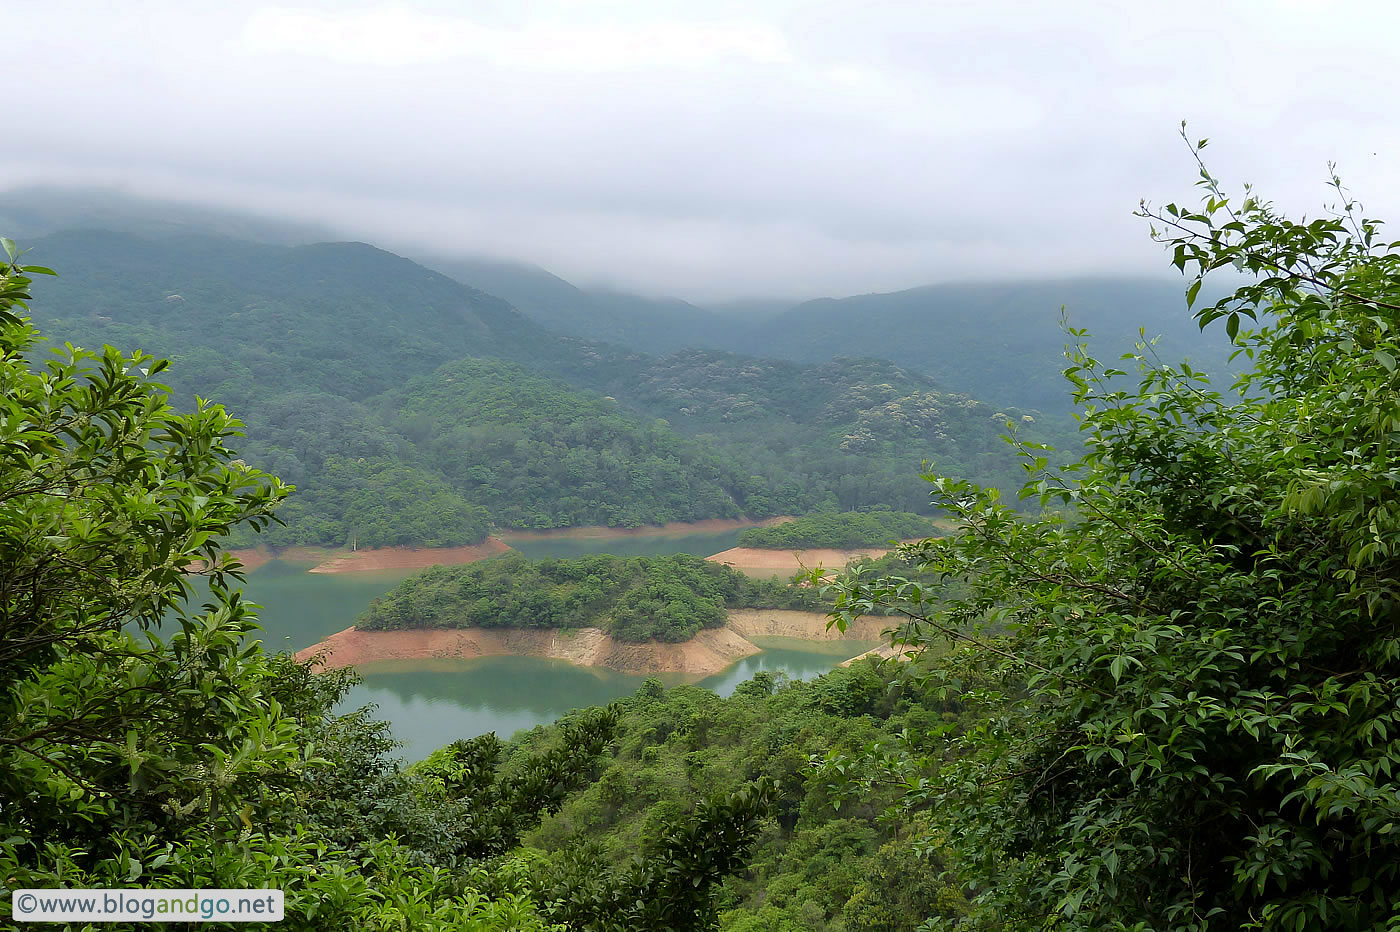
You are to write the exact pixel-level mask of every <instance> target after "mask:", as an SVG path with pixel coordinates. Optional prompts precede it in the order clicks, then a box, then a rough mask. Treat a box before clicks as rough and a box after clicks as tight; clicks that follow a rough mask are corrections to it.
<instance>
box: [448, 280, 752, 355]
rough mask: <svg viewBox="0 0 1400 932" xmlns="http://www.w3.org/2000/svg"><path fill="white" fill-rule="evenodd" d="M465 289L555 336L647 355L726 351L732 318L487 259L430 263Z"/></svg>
mask: <svg viewBox="0 0 1400 932" xmlns="http://www.w3.org/2000/svg"><path fill="white" fill-rule="evenodd" d="M421 261H422V262H423V264H424V265H425V266H427V267H428V268H431V269H436V270H437V271H439V272H442V273H443V274H445V275H448V276H450V277H452V278H454V279H456V280H457V281H459V282H462V283H463V284H465V285H470V286H471V287H473V288H479V289H481V290H482V291H486V292H489V293H491V294H494V295H499V296H500V297H502V298H504V299H506V300H507V301H509V302H510V303H511V304H513V305H515V306H516V307H518V308H519V309H520V310H522V311H523V312H525V313H526V314H527V315H529V316H530V317H532V318H534V319H535V320H537V321H539V322H540V323H541V324H544V325H545V326H546V327H548V328H550V329H551V330H556V331H558V332H559V333H566V334H569V335H571V336H577V337H583V338H584V339H588V340H598V341H600V342H604V343H614V344H617V345H619V346H626V347H630V348H631V349H636V350H641V351H643V352H647V353H669V352H673V351H675V350H679V349H689V348H691V347H697V346H711V347H718V346H726V345H727V340H726V334H725V331H726V330H728V329H730V328H732V327H733V326H734V325H735V321H734V320H733V319H731V318H727V317H724V316H722V315H719V314H716V313H714V312H713V311H708V310H705V309H704V308H700V307H697V306H695V305H694V304H690V303H689V302H686V301H682V300H680V299H679V298H647V297H642V296H641V295H635V294H628V293H626V292H621V291H608V290H604V289H598V290H585V289H582V288H578V287H576V286H574V285H571V284H570V283H569V282H566V281H565V280H564V279H562V278H559V277H558V276H557V275H554V274H552V273H550V272H547V271H545V270H544V269H542V268H539V267H538V266H533V265H528V264H525V263H518V262H506V261H501V260H496V259H484V258H461V257H457V258H425V259H423V260H421Z"/></svg>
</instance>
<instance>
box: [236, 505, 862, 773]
mask: <svg viewBox="0 0 1400 932" xmlns="http://www.w3.org/2000/svg"><path fill="white" fill-rule="evenodd" d="M738 535H739V530H738V529H735V530H726V531H719V532H711V531H706V532H702V533H683V532H682V533H675V532H663V533H656V534H632V535H628V536H625V537H588V536H582V535H579V534H576V533H566V534H560V535H558V536H552V535H534V536H532V537H531V538H529V539H510V538H507V540H508V541H509V542H510V544H511V546H512V547H514V548H516V549H518V550H520V551H522V552H523V553H525V555H526V556H529V557H531V558H535V559H540V558H545V557H578V556H583V555H586V554H590V553H611V554H614V555H617V556H658V555H663V554H669V553H698V554H702V555H707V554H711V553H717V552H719V551H721V550H726V549H728V548H730V547H733V546H734V545H735V543H736V541H737V538H738ZM309 567H310V564H307V563H292V562H288V561H285V560H273V561H272V562H270V563H267V564H265V565H264V566H261V567H259V568H258V569H256V570H253V571H252V572H250V573H248V581H247V583H246V584H245V585H244V586H243V592H244V597H245V598H246V599H247V600H249V601H252V602H255V603H257V604H258V605H260V606H261V608H260V609H259V611H258V617H259V619H260V622H261V624H262V626H263V634H262V640H263V642H264V645H265V646H266V647H267V648H268V649H269V650H285V651H289V652H295V651H297V650H300V649H301V648H303V647H308V646H310V645H312V644H315V643H317V642H318V641H320V640H322V639H324V638H326V637H328V636H329V635H331V634H334V633H335V632H337V631H340V630H342V629H344V628H346V627H348V626H350V625H352V624H354V622H355V619H356V618H357V617H358V616H359V615H360V613H361V612H363V611H364V610H365V608H366V607H368V605H369V603H370V601H371V600H372V599H374V598H375V597H376V596H379V595H382V594H383V593H384V592H386V591H388V590H389V589H392V588H393V587H394V586H395V585H397V584H398V582H399V581H400V580H402V579H404V578H406V577H407V576H409V575H412V573H413V572H415V571H414V570H377V571H368V572H355V573H338V574H327V573H308V572H307V569H309ZM755 643H756V644H757V645H758V646H759V647H762V648H763V652H762V653H760V654H755V655H753V656H751V657H745V658H743V659H741V660H739V661H738V662H736V663H735V664H734V665H733V666H731V667H730V668H728V669H726V670H724V671H722V672H720V673H717V674H715V675H714V676H711V677H708V678H706V679H704V680H700V681H699V685H702V686H706V687H709V688H711V689H714V690H715V691H716V692H718V693H719V694H721V695H728V694H729V693H731V692H733V690H734V688H735V687H736V686H738V685H739V684H740V683H742V682H744V681H746V680H748V679H750V678H751V677H752V676H753V675H754V674H755V673H757V672H758V671H760V670H767V671H770V672H773V673H783V674H785V675H787V676H789V677H792V678H793V679H809V678H811V677H813V676H818V675H820V674H822V673H825V672H827V671H828V670H830V669H832V668H833V667H834V666H836V665H837V664H839V663H840V662H841V661H843V660H846V659H847V658H849V657H852V656H855V655H856V654H858V653H860V652H861V651H862V650H865V649H866V648H867V647H870V646H873V644H872V643H867V642H857V641H836V642H832V641H803V640H795V639H791V638H765V639H762V640H761V641H758V640H756V641H755ZM359 672H360V676H361V680H362V682H361V683H359V684H358V685H356V686H355V687H354V688H353V689H352V690H351V691H350V694H349V695H348V696H347V697H346V706H347V708H352V709H353V708H359V707H360V706H363V705H367V704H370V705H374V706H375V707H376V710H375V712H376V717H377V718H380V719H383V720H385V721H387V722H389V723H390V725H391V727H392V730H393V735H394V737H395V738H396V739H397V740H399V741H401V742H403V743H404V747H403V748H402V749H401V753H402V755H403V757H404V759H405V760H409V761H413V760H419V759H421V758H423V757H424V756H426V755H427V754H428V753H429V752H431V751H433V750H434V749H436V748H438V747H441V746H442V745H444V744H448V743H450V742H452V741H455V740H457V739H459V738H471V737H475V736H477V735H481V734H485V733H486V732H490V731H494V732H496V733H497V734H498V735H500V736H501V737H502V738H503V739H505V738H509V737H510V736H511V735H512V734H514V733H515V732H516V731H517V730H520V729H528V728H533V727H535V726H537V725H541V724H545V723H547V722H552V721H554V720H555V719H557V718H559V717H560V716H561V715H563V714H565V713H567V712H569V711H570V710H572V709H576V708H581V707H584V706H591V705H601V704H604V703H607V702H609V701H611V700H613V699H616V698H619V697H622V696H627V695H631V694H632V693H633V692H635V691H636V690H637V688H638V687H639V686H640V685H641V684H642V682H643V680H644V679H645V677H642V676H636V675H629V674H624V673H618V672H616V671H613V670H609V669H606V668H598V667H581V666H576V665H573V664H569V663H565V662H563V661H559V660H550V659H546V658H541V657H509V656H507V657H481V658H477V659H473V660H416V661H398V662H394V661H386V662H384V663H378V664H372V665H370V666H368V667H365V668H361V669H360V671H359ZM660 679H661V680H662V681H663V682H666V683H667V685H674V684H678V683H681V682H686V681H687V680H686V678H685V677H684V676H681V675H668V676H662V677H660ZM690 681H691V682H694V678H691V679H690Z"/></svg>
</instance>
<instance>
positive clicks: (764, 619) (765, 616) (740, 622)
mask: <svg viewBox="0 0 1400 932" xmlns="http://www.w3.org/2000/svg"><path fill="white" fill-rule="evenodd" d="M827 621H828V617H827V615H826V614H825V613H824V612H796V611H790V610H787V609H776V608H736V609H731V610H730V612H729V624H728V625H727V627H728V629H729V630H731V631H733V632H735V633H736V634H741V635H743V636H744V637H746V638H800V639H801V640H804V641H880V640H883V639H884V638H883V634H884V631H885V629H886V628H889V627H891V626H893V624H894V621H893V619H888V618H875V617H870V618H857V619H856V621H855V624H853V625H851V626H850V627H848V628H847V629H846V633H845V634H841V633H840V632H839V631H837V630H836V629H835V628H827V626H826V623H827Z"/></svg>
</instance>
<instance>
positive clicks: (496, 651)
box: [296, 627, 759, 676]
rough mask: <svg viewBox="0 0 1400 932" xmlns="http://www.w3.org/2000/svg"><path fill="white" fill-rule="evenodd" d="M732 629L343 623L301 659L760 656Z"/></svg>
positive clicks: (688, 669)
mask: <svg viewBox="0 0 1400 932" xmlns="http://www.w3.org/2000/svg"><path fill="white" fill-rule="evenodd" d="M758 651H759V648H757V647H755V646H754V645H753V644H752V643H750V642H749V641H748V640H746V639H745V638H743V637H741V636H739V635H738V634H735V633H734V632H733V631H730V630H729V629H728V628H709V629H706V630H704V631H701V632H700V633H699V634H697V635H696V636H695V637H693V638H691V639H690V640H689V641H685V642H683V643H680V644H667V643H663V642H660V641H648V642H645V643H641V644H630V643H626V642H623V641H616V640H614V639H613V638H611V637H609V636H608V635H607V634H604V633H603V631H602V630H601V629H599V628H579V629H576V630H572V631H560V630H559V629H557V628H452V629H445V628H412V629H408V630H404V631H360V630H358V629H356V628H353V627H351V628H346V629H345V630H344V631H341V632H339V633H337V634H333V635H331V636H330V637H328V638H326V639H325V640H324V641H322V642H321V643H319V644H317V645H315V646H313V647H308V648H306V649H305V650H302V651H298V652H297V655H296V657H297V660H301V661H306V660H310V659H311V658H312V657H315V656H317V655H321V656H322V657H323V662H324V668H325V669H330V670H333V669H337V668H339V667H351V666H362V665H364V664H368V663H373V662H375V661H378V660H425V659H439V658H453V659H471V658H475V657H494V656H500V655H502V654H515V655H521V656H530V657H550V658H554V659H557V660H567V661H569V662H570V663H577V664H581V665H584V666H598V667H608V668H610V669H613V670H617V671H619V672H622V673H636V674H651V673H690V674H696V675H700V676H708V675H709V674H711V673H718V672H719V671H721V670H723V669H724V668H725V667H727V666H729V665H730V664H731V663H733V662H734V661H736V660H738V659H739V658H741V657H747V656H749V655H750V654H756V653H758Z"/></svg>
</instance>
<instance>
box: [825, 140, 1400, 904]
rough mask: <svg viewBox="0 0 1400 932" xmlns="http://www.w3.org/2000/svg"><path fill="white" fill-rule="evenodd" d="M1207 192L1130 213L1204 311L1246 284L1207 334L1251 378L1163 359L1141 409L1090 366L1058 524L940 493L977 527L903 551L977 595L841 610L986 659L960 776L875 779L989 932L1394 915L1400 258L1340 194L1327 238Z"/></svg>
mask: <svg viewBox="0 0 1400 932" xmlns="http://www.w3.org/2000/svg"><path fill="white" fill-rule="evenodd" d="M1203 146H1204V143H1201V144H1200V147H1203ZM1193 151H1197V152H1198V151H1199V147H1197V148H1195V149H1193ZM1334 182H1335V179H1334ZM1200 184H1201V186H1202V187H1203V189H1204V191H1205V196H1204V199H1203V201H1204V203H1203V206H1202V207H1201V208H1200V209H1196V210H1192V209H1189V208H1181V207H1178V206H1176V205H1174V204H1169V205H1167V206H1166V207H1165V208H1163V209H1162V210H1160V211H1157V210H1151V209H1149V208H1147V207H1144V209H1143V212H1142V213H1143V215H1144V216H1146V217H1149V218H1151V219H1152V223H1153V226H1154V234H1156V235H1157V237H1158V238H1159V239H1160V240H1162V241H1163V242H1165V243H1166V244H1167V245H1168V246H1169V247H1171V249H1172V255H1173V262H1174V264H1175V265H1176V266H1177V267H1178V268H1181V269H1183V270H1184V271H1188V272H1190V273H1191V274H1192V276H1193V277H1192V281H1191V284H1190V286H1189V288H1188V290H1187V301H1188V304H1191V303H1194V302H1195V301H1196V300H1197V299H1198V296H1199V294H1200V291H1201V282H1202V280H1203V278H1204V276H1205V275H1206V274H1207V273H1209V272H1211V271H1214V270H1217V269H1232V268H1233V269H1239V270H1242V271H1244V272H1245V273H1247V275H1248V279H1247V281H1246V283H1245V284H1244V286H1243V287H1241V288H1239V289H1238V290H1237V291H1235V292H1234V293H1233V294H1231V295H1229V296H1227V297H1225V298H1223V299H1221V300H1219V301H1215V302H1211V303H1209V304H1208V305H1207V306H1206V307H1205V308H1204V309H1202V310H1200V311H1198V313H1197V319H1198V320H1199V322H1200V324H1201V326H1202V327H1205V326H1207V325H1208V324H1210V323H1211V322H1213V321H1224V323H1225V326H1226V330H1227V332H1228V335H1229V337H1230V338H1231V340H1232V341H1233V343H1234V344H1235V347H1236V352H1237V353H1238V354H1239V355H1240V356H1241V357H1242V358H1243V359H1245V360H1247V361H1248V362H1249V363H1250V366H1251V368H1250V370H1249V371H1248V372H1246V373H1245V374H1244V375H1243V376H1242V377H1241V378H1240V379H1239V381H1238V384H1237V386H1236V389H1237V393H1236V394H1231V395H1229V396H1226V395H1222V394H1221V393H1219V392H1217V391H1215V390H1214V389H1212V387H1211V386H1210V384H1209V382H1208V381H1207V379H1206V378H1205V376H1204V375H1203V374H1202V373H1200V372H1197V371H1196V370H1195V369H1193V368H1191V367H1190V366H1187V365H1180V366H1171V365H1165V364H1161V363H1160V362H1157V361H1156V360H1155V358H1154V356H1153V352H1152V350H1151V348H1150V347H1148V346H1142V347H1141V348H1140V349H1139V350H1138V352H1137V353H1136V354H1134V355H1135V359H1134V361H1136V362H1138V363H1139V365H1140V371H1141V379H1140V384H1139V386H1138V388H1137V390H1136V391H1129V390H1125V389H1123V388H1122V387H1120V386H1121V380H1115V381H1110V379H1113V378H1114V376H1115V370H1112V369H1109V368H1105V367H1103V366H1102V365H1100V364H1099V363H1098V362H1097V361H1096V360H1094V359H1093V358H1091V357H1090V356H1088V355H1087V353H1086V351H1085V350H1084V348H1083V346H1082V345H1081V346H1080V347H1079V348H1078V349H1077V350H1075V351H1074V353H1073V358H1072V363H1073V364H1072V365H1071V367H1070V368H1069V369H1068V370H1067V371H1066V376H1067V377H1068V378H1069V380H1070V382H1071V383H1072V384H1073V385H1074V388H1075V401H1076V403H1077V404H1078V405H1079V406H1080V407H1081V409H1082V412H1083V413H1082V419H1083V427H1084V430H1085V432H1086V434H1087V436H1088V438H1089V442H1088V452H1087V454H1086V455H1085V456H1084V457H1083V458H1082V459H1081V460H1080V461H1079V462H1078V463H1077V464H1075V465H1074V466H1072V467H1071V468H1070V470H1069V471H1068V472H1065V473H1058V472H1056V471H1054V470H1053V469H1051V468H1050V467H1049V464H1048V463H1047V459H1046V456H1045V454H1044V453H1043V451H1041V450H1039V449H1037V448H1035V447H1034V446H1032V445H1024V447H1023V449H1024V452H1025V455H1026V467H1027V470H1028V471H1029V473H1030V482H1029V484H1028V485H1027V486H1026V490H1025V493H1023V494H1025V495H1027V496H1029V497H1033V498H1038V499H1039V500H1040V501H1041V502H1042V503H1045V504H1054V505H1057V506H1059V507H1058V509H1057V510H1050V511H1047V512H1045V513H1044V514H1042V515H1039V516H1036V517H1034V518H1028V517H1025V516H1022V515H1017V514H1016V513H1014V512H1012V511H1011V510H1010V509H1008V508H1007V507H1006V506H1005V505H1004V504H1003V503H1001V501H1000V500H999V498H998V496H997V494H996V493H995V492H994V491H990V490H985V489H980V488H977V487H974V486H971V485H969V484H966V483H961V482H954V481H949V480H945V479H942V478H936V477H931V478H932V479H933V482H934V489H935V493H936V495H937V497H938V499H939V500H940V502H941V503H942V504H943V505H944V507H946V508H947V509H949V511H950V512H951V513H952V514H954V515H955V516H956V518H957V520H958V523H959V525H960V528H959V530H960V532H959V533H958V534H956V535H953V536H950V537H948V538H945V539H942V540H930V541H925V542H923V543H922V544H919V545H917V546H915V547H913V548H911V549H910V551H909V554H910V556H911V557H913V558H914V559H916V560H917V561H918V563H919V565H920V566H921V567H922V568H924V569H925V570H928V571H931V572H936V573H938V574H939V575H940V576H942V577H944V578H946V579H950V580H959V581H961V582H962V584H963V585H964V586H965V589H964V592H963V594H962V595H961V596H960V597H958V598H956V599H951V600H948V601H945V603H944V604H943V606H942V610H941V611H933V610H930V608H929V606H928V605H927V602H928V600H929V599H930V598H932V597H933V596H934V595H935V594H936V591H935V590H934V589H933V588H930V587H928V586H926V585H924V584H922V583H919V582H909V581H906V580H904V579H901V578H898V577H889V578H885V579H881V580H876V581H872V580H870V579H868V578H865V577H857V578H855V579H853V580H850V581H848V582H846V583H844V584H843V585H841V586H840V587H838V589H839V591H838V594H837V598H838V604H839V605H840V609H841V616H840V617H842V618H848V617H850V615H851V614H852V613H858V612H860V611H861V610H863V609H866V608H868V607H870V606H873V605H883V606H888V605H892V604H900V605H903V606H905V607H908V608H909V609H910V610H911V612H912V613H913V614H915V615H917V616H920V617H921V619H922V620H921V622H920V625H919V626H918V628H917V629H916V633H915V636H914V638H913V639H914V641H915V642H927V641H930V640H932V639H934V638H937V637H940V636H942V635H944V634H946V635H951V636H953V637H956V638H959V639H964V640H967V639H971V640H972V641H973V643H974V646H973V647H972V648H969V650H970V651H973V652H975V653H976V654H978V655H979V656H980V657H981V661H982V662H983V663H984V664H986V665H987V670H986V673H985V680H984V685H983V686H982V687H981V688H980V689H977V690H975V691H967V692H965V693H963V697H964V700H965V701H967V702H968V703H969V704H970V705H971V707H972V708H973V709H974V710H975V712H976V714H977V715H978V716H979V717H981V718H982V719H983V721H984V724H983V725H982V726H981V727H979V728H977V729H974V730H970V731H969V732H968V733H967V734H966V735H964V736H962V737H961V738H960V740H959V741H958V743H957V745H956V746H955V751H956V759H955V760H953V761H951V762H950V761H947V760H946V758H947V756H948V755H947V751H946V749H945V748H942V747H940V746H937V745H935V746H933V747H925V748H922V749H917V748H916V749H914V753H912V754H910V755H906V756H905V757H903V758H898V757H888V756H886V757H880V756H869V757H867V758H865V760H864V765H865V767H867V768H869V772H870V773H872V774H880V773H885V774H902V773H906V774H907V773H909V772H910V768H913V769H914V771H916V772H920V773H923V774H924V775H925V778H926V782H925V783H922V784H919V785H918V787H917V788H914V787H912V786H911V790H910V792H909V793H908V794H907V801H908V802H909V804H910V805H916V806H925V805H927V804H928V803H929V802H930V801H931V802H932V803H933V806H932V809H931V810H930V811H931V813H932V814H933V826H934V828H933V830H932V831H931V832H930V837H932V838H938V837H946V838H948V839H957V840H958V841H957V843H956V844H955V845H952V846H951V847H952V848H953V849H954V854H955V855H956V858H955V864H954V866H955V868H956V870H957V871H958V872H959V874H960V875H961V877H962V879H963V880H964V881H965V882H966V883H967V884H968V886H969V889H970V890H973V891H975V892H976V893H977V894H978V896H979V900H980V904H979V905H980V907H981V908H980V910H979V912H978V913H977V917H978V920H979V922H980V923H981V925H980V926H979V927H995V928H1030V927H1035V928H1045V927H1054V928H1063V929H1110V928H1114V929H1116V928H1122V929H1148V928H1152V929H1243V928H1267V929H1386V928H1393V927H1394V925H1395V923H1396V921H1397V919H1400V893H1398V892H1397V891H1400V847H1397V841H1396V838H1397V836H1396V833H1395V828H1396V826H1397V825H1400V806H1398V805H1397V800H1400V786H1397V783H1396V773H1397V772H1398V771H1400V743H1397V727H1400V721H1398V720H1397V714H1398V713H1397V708H1400V637H1397V624H1398V623H1400V603H1398V602H1397V596H1400V583H1398V582H1397V580H1400V555H1398V554H1397V550H1396V541H1397V540H1400V534H1397V529H1400V468H1397V467H1400V463H1398V462H1397V458H1396V449H1397V447H1396V443H1395V440H1396V436H1397V433H1396V431H1397V427H1398V426H1400V403H1398V402H1397V399H1400V374H1397V372H1396V366H1395V358H1396V357H1397V354H1400V335H1397V334H1398V333H1400V331H1397V326H1396V322H1397V314H1400V244H1393V243H1392V244H1386V243H1384V242H1383V241H1382V240H1381V239H1380V237H1379V225H1378V224H1377V223H1375V222H1372V221H1369V220H1365V219H1362V218H1360V217H1359V216H1358V214H1357V211H1356V208H1355V205H1354V204H1353V203H1352V202H1351V200H1350V198H1349V197H1348V196H1347V195H1346V192H1345V191H1344V190H1343V189H1342V188H1341V186H1340V184H1337V191H1338V195H1339V197H1340V198H1341V200H1340V202H1339V212H1338V213H1336V214H1334V215H1330V216H1324V217H1322V218H1320V219H1317V220H1313V221H1310V222H1294V221H1291V220H1288V219H1287V218H1285V217H1282V216H1280V215H1279V214H1278V213H1277V212H1276V211H1275V210H1274V209H1273V208H1272V207H1271V206H1270V205H1269V204H1267V203H1266V202H1264V201H1262V200H1260V199H1259V198H1258V197H1257V196H1255V195H1254V194H1253V193H1252V192H1249V191H1246V194H1245V197H1244V198H1243V199H1242V200H1235V199H1233V198H1230V197H1227V196H1226V195H1225V194H1224V193H1223V192H1222V191H1221V189H1220V188H1219V186H1218V184H1217V182H1216V181H1215V179H1214V178H1212V177H1211V176H1210V174H1209V173H1208V172H1207V171H1206V170H1205V168H1204V166H1202V168H1201V182H1200ZM1250 322H1253V324H1252V325H1251V323H1250ZM1071 334H1072V336H1073V337H1074V338H1075V339H1076V340H1080V341H1082V339H1083V337H1084V334H1083V333H1082V332H1081V331H1074V330H1072V331H1071ZM998 632H1004V633H1005V635H1006V639H1005V640H1004V641H998V640H996V639H995V637H994V636H995V635H996V634H997V633H998ZM945 686H956V684H955V683H952V682H951V681H945ZM842 766H843V767H846V768H848V769H849V768H854V769H857V770H859V769H861V767H860V765H859V764H857V762H856V761H855V760H850V761H845V762H843V763H842Z"/></svg>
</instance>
